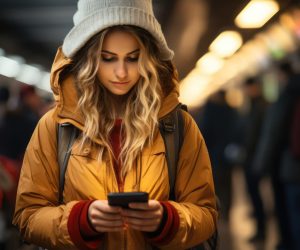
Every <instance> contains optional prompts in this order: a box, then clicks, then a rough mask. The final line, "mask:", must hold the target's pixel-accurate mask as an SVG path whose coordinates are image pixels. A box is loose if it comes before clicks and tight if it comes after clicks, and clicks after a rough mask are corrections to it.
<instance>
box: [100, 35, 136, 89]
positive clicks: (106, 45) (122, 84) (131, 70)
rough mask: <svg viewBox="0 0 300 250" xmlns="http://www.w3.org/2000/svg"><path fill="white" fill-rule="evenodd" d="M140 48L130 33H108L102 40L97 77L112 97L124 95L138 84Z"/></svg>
mask: <svg viewBox="0 0 300 250" xmlns="http://www.w3.org/2000/svg"><path fill="white" fill-rule="evenodd" d="M139 54H140V46H139V44H138V41H137V40H136V39H135V37H134V36H132V35H131V34H130V33H128V32H125V31H118V30H115V31H111V32H108V33H107V34H106V36H105V38H104V41H103V46H102V51H101V56H100V64H99V68H98V73H97V76H98V78H99V80H100V82H101V83H102V84H103V85H104V87H105V88H106V89H108V90H109V91H110V92H111V93H112V94H114V95H125V94H127V93H128V92H129V90H130V89H131V88H132V87H133V86H134V85H135V84H136V83H137V82H138V80H139V78H140V73H139V71H138V59H139Z"/></svg>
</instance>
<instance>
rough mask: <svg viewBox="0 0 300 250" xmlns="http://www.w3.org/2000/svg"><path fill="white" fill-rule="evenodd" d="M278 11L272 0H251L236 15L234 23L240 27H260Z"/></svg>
mask: <svg viewBox="0 0 300 250" xmlns="http://www.w3.org/2000/svg"><path fill="white" fill-rule="evenodd" d="M278 11H279V5H278V3H277V2H276V1H273V0H252V1H251V2H250V3H248V4H247V6H246V7H245V8H244V9H243V10H242V11H241V13H240V14H239V15H238V16H237V17H236V19H235V24H236V25H237V26H238V27H240V28H246V29H247V28H260V27H262V26H263V25H264V24H265V23H266V22H268V21H269V20H270V19H271V17H272V16H274V15H275V14H276V13H277V12H278Z"/></svg>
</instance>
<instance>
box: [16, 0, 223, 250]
mask: <svg viewBox="0 0 300 250" xmlns="http://www.w3.org/2000/svg"><path fill="white" fill-rule="evenodd" d="M96 20H97V22H96ZM74 22H75V26H74V28H73V29H72V30H71V31H70V33H69V34H68V35H67V37H66V38H65V40H64V44H63V47H62V50H61V49H59V50H58V53H57V55H56V58H55V61H54V64H53V68H52V72H51V86H52V90H53V92H54V95H55V98H56V101H57V105H56V107H55V108H54V109H53V110H51V111H50V112H48V113H47V114H46V115H45V116H44V117H43V118H42V119H41V120H40V122H39V124H38V126H37V128H36V130H35V132H34V134H33V136H32V139H31V141H30V143H29V145H28V148H27V151H26V155H25V158H24V163H23V167H22V173H21V177H20V178H21V179H20V183H19V187H18V195H17V204H16V210H15V215H14V221H13V223H14V224H15V225H17V226H18V227H19V229H20V231H21V234H22V235H23V236H24V239H25V240H26V241H28V242H32V243H34V244H37V245H40V246H43V247H47V248H49V249H74V248H78V249H101V248H103V249H151V248H163V249H187V248H190V247H192V246H195V245H197V244H199V243H201V242H203V241H205V240H206V239H207V238H209V237H210V235H212V233H213V232H214V230H215V227H216V216H217V213H216V204H215V198H214V188H213V180H212V174H211V166H210V161H209V157H208V153H207V150H206V146H205V143H204V141H203V138H202V136H201V134H200V132H199V131H198V129H197V126H196V124H195V122H194V121H193V120H192V118H191V117H190V116H189V115H188V114H187V113H184V122H185V126H184V142H183V145H182V148H181V153H180V158H179V162H178V174H177V177H176V186H175V194H176V202H175V201H168V197H169V182H168V181H169V179H168V168H167V162H166V158H165V147H164V142H163V139H162V137H161V135H160V133H159V130H158V120H159V119H160V118H161V117H163V116H165V115H166V114H168V113H169V112H171V111H172V110H173V109H174V108H175V107H176V106H177V105H178V103H179V102H178V83H177V75H176V70H175V69H174V67H173V64H172V63H171V59H172V57H173V52H172V51H171V50H170V49H169V48H168V47H167V44H166V42H165V40H164V37H163V34H162V32H161V29H160V26H159V24H158V23H157V21H156V19H155V17H154V15H153V11H152V6H151V2H150V1H147V0H128V1H121V0H118V1H116V0H111V1H108V0H102V1H100V0H88V1H87V0H84V1H83V0H80V1H79V2H78V11H77V13H76V14H75V16H74ZM65 122H68V123H70V124H72V125H74V126H76V127H77V128H78V129H79V130H80V131H81V135H80V136H79V137H78V139H77V140H76V141H75V143H74V145H73V147H72V151H71V157H70V159H69V162H68V168H67V172H66V174H65V186H64V193H63V198H64V200H63V204H61V205H60V204H59V203H58V198H57V197H58V180H59V177H58V175H59V173H58V171H59V167H58V163H57V124H58V123H65ZM128 191H144V192H147V193H149V202H148V203H131V204H130V206H129V209H124V208H121V207H114V206H110V205H108V202H107V194H108V193H110V192H128Z"/></svg>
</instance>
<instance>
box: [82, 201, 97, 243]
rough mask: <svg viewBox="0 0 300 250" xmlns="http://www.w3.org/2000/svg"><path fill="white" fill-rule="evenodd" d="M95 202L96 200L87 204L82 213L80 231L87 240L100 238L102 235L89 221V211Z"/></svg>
mask: <svg viewBox="0 0 300 250" xmlns="http://www.w3.org/2000/svg"><path fill="white" fill-rule="evenodd" d="M93 201H94V200H92V201H88V202H85V203H84V205H83V207H82V210H81V213H80V221H79V229H80V233H81V235H82V236H83V238H85V239H89V238H91V237H93V236H99V234H100V233H98V232H97V231H96V230H95V229H94V228H93V227H92V225H91V224H90V223H89V220H88V210H89V207H90V205H91V203H92V202H93Z"/></svg>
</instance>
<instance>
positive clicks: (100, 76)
mask: <svg viewBox="0 0 300 250" xmlns="http://www.w3.org/2000/svg"><path fill="white" fill-rule="evenodd" d="M108 72H109V69H108V68H107V67H105V66H101V68H100V67H99V69H98V72H97V76H98V79H99V80H100V81H102V82H103V80H105V79H107V75H109V74H108Z"/></svg>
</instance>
